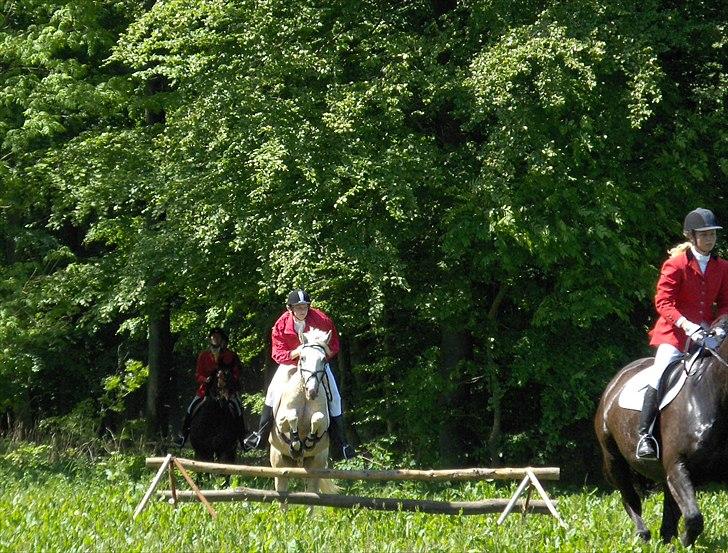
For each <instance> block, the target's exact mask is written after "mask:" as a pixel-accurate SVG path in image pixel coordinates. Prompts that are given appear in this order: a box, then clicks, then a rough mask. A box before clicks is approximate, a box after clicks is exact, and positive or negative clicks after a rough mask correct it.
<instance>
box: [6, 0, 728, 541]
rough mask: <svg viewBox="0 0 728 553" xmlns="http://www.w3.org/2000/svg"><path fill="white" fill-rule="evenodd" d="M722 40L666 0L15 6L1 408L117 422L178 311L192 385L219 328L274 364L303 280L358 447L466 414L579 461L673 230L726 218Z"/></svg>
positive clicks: (694, 12)
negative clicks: (155, 342)
mask: <svg viewBox="0 0 728 553" xmlns="http://www.w3.org/2000/svg"><path fill="white" fill-rule="evenodd" d="M723 26H724V21H723V20H722V19H721V18H720V17H719V15H717V13H716V12H715V11H714V10H713V8H711V7H710V6H708V5H703V4H695V5H693V4H690V5H687V4H686V5H684V6H683V5H680V6H677V5H675V6H665V5H663V4H661V3H657V2H652V1H650V2H647V3H639V4H638V3H630V2H626V3H624V2H617V3H604V2H602V3H600V2H595V1H592V0H571V1H567V2H560V3H550V4H548V5H547V4H544V3H542V2H532V1H529V2H520V3H509V2H488V3H483V2H470V1H466V2H458V3H454V4H453V5H450V4H448V3H431V2H420V1H416V2H408V3H404V4H398V5H396V6H392V5H389V4H387V5H385V4H383V3H378V2H364V3H361V2H348V1H344V2H336V3H331V4H325V5H324V4H321V3H319V2H312V1H310V0H302V1H297V2H283V1H280V0H274V1H270V2H263V3H260V2H257V3H256V2H249V1H246V0H236V1H220V0H205V1H190V0H169V1H165V2H155V3H151V4H150V3H146V2H138V1H134V0H124V1H116V0H114V1H103V2H90V1H88V0H62V1H61V0H59V1H57V2H51V3H44V2H36V1H34V0H15V1H13V2H9V3H6V5H5V7H4V8H3V12H2V20H1V21H0V44H2V48H0V64H2V66H3V69H4V70H3V72H2V74H1V75H0V180H2V183H3V186H1V187H0V213H1V214H2V217H0V245H1V249H0V251H1V252H2V253H1V254H2V258H1V259H2V263H0V283H1V284H0V377H2V379H3V382H4V383H5V385H4V386H3V387H2V389H1V390H0V409H10V410H12V412H13V413H15V414H17V416H18V417H19V418H23V419H25V420H24V422H25V423H27V424H31V423H32V420H33V419H37V418H44V417H48V416H55V415H63V414H65V413H67V412H69V411H70V410H71V409H72V408H73V406H74V405H76V404H78V403H79V402H81V401H82V400H84V399H86V398H88V397H91V398H93V399H94V400H95V401H100V402H101V404H102V405H103V407H104V409H106V410H107V412H111V411H113V412H114V413H118V414H119V416H123V415H124V414H125V413H124V411H125V409H126V408H127V407H129V405H130V403H132V402H133V401H135V399H134V398H135V397H136V396H138V395H139V393H138V392H140V391H142V388H141V387H140V386H142V383H143V379H144V375H143V370H142V364H143V363H146V360H145V355H146V351H147V350H146V346H147V344H146V340H147V330H148V323H149V320H150V319H151V318H154V317H155V316H156V315H157V314H158V311H159V310H160V309H166V308H168V309H169V310H170V316H171V326H172V332H173V333H174V337H175V340H176V344H175V347H176V351H175V353H176V357H175V358H174V364H175V369H186V367H184V366H182V365H183V364H188V363H190V361H189V359H190V358H193V356H194V354H195V353H196V350H197V349H199V346H200V341H201V340H200V337H201V336H204V333H205V332H206V330H205V329H206V328H207V327H208V326H209V325H212V324H216V325H217V324H222V325H225V326H226V327H228V328H229V329H230V330H231V332H232V336H233V343H232V344H231V345H232V346H233V347H234V348H235V349H237V350H238V351H239V353H240V354H241V357H242V358H243V360H244V362H245V363H251V364H254V365H255V366H263V365H264V363H262V361H263V359H264V357H265V355H266V342H267V340H268V332H269V330H270V326H271V324H272V322H273V320H274V319H275V317H276V316H277V315H278V313H279V312H280V310H281V309H282V303H283V302H282V298H283V297H284V296H285V294H286V293H287V291H288V290H289V289H290V288H292V287H294V286H302V287H306V288H308V289H310V291H311V292H312V293H313V295H314V297H315V300H316V302H317V304H318V305H319V306H321V307H323V308H324V309H326V310H327V311H328V312H329V313H330V314H331V315H332V316H333V317H334V319H335V321H336V323H337V325H338V326H339V329H340V330H341V333H342V337H343V341H344V346H345V348H344V351H343V352H342V360H341V361H342V362H341V364H340V366H341V367H342V368H343V369H342V370H343V371H344V375H343V376H345V377H346V378H345V382H346V387H345V389H344V395H345V397H346V399H347V405H348V407H349V411H350V413H351V416H350V417H349V418H350V421H351V422H352V423H353V427H354V429H355V430H356V431H357V433H358V434H359V436H360V438H361V439H362V440H364V441H367V440H369V439H377V438H381V437H383V436H384V437H386V438H387V439H391V438H392V437H395V438H396V440H395V443H396V444H397V445H396V447H397V448H401V450H400V451H401V452H404V453H405V454H406V453H413V452H416V453H417V455H418V456H421V458H422V459H427V460H432V461H433V462H436V460H437V457H438V455H440V454H442V453H443V452H442V451H440V450H439V448H438V446H437V445H436V444H437V443H438V442H440V443H443V442H442V440H440V438H441V437H442V436H440V434H441V433H443V432H449V430H448V429H449V428H450V427H451V426H452V423H453V422H455V423H456V426H458V427H459V428H460V429H461V431H462V435H461V436H459V440H460V441H461V442H462V444H463V445H464V446H465V448H466V449H467V450H466V451H462V452H460V453H461V454H462V459H467V460H468V462H475V461H476V460H477V459H482V458H487V457H488V456H493V455H498V454H502V455H504V460H506V461H507V460H508V459H509V458H511V459H512V458H519V459H521V458H522V459H524V462H525V461H526V460H527V459H529V458H530V459H535V458H538V457H539V456H545V457H547V458H548V457H550V456H552V455H553V456H555V455H558V454H559V452H564V451H567V453H568V452H570V451H571V450H570V449H569V447H570V445H569V439H568V437H567V434H568V433H569V432H570V431H571V430H573V425H574V424H575V421H576V424H581V425H582V426H584V427H588V426H589V418H590V417H591V413H592V411H593V408H594V404H595V401H596V397H598V394H599V391H600V389H601V387H602V386H603V384H604V383H605V382H606V381H607V380H608V379H609V377H610V376H611V375H612V374H613V373H614V371H615V370H616V368H617V367H619V366H620V365H622V364H624V363H626V362H627V361H628V360H629V359H630V358H633V357H637V356H641V355H643V354H644V349H645V347H644V344H645V342H646V340H645V338H644V331H645V329H646V327H647V326H648V325H649V323H650V320H651V317H653V315H652V307H651V296H652V294H653V287H654V282H655V279H656V276H657V267H659V264H660V262H661V261H662V259H663V257H664V250H665V249H666V248H667V247H668V246H669V245H671V243H672V242H673V241H675V240H677V238H678V236H679V221H680V219H681V218H682V216H683V214H684V213H685V212H687V211H688V210H689V209H692V208H694V207H695V206H696V205H704V206H708V207H713V208H715V210H716V211H717V212H718V216H719V218H720V219H727V218H728V211H724V210H723V208H722V207H721V205H723V203H724V202H722V200H723V199H724V195H725V191H724V188H725V182H726V175H727V174H728V170H727V169H726V168H727V167H728V162H726V159H728V151H727V150H726V140H725V134H726V133H725V121H726V117H725V105H726V101H725V100H726V90H728V87H726V86H725V82H726V74H725V69H724V67H723V66H724V64H722V63H721V62H722V61H723V57H722V56H723V54H724V50H725V37H724V34H725V33H723V32H722V31H723ZM453 336H454V337H457V338H458V339H461V343H462V344H467V347H463V348H461V349H460V350H458V351H457V352H455V353H453V351H451V350H448V349H447V348H446V347H445V346H444V344H445V343H446V342H447V340H446V338H448V337H453ZM123 351H129V353H128V355H127V354H124V353H123ZM577 352H578V354H577ZM453 355H455V356H459V357H461V358H458V359H455V360H451V359H450V358H449V357H450V356H453ZM128 359H140V361H139V363H138V364H126V365H125V363H126V361H127V360H128ZM451 361H453V362H451ZM455 361H461V362H455ZM119 367H126V368H125V369H122V370H121V371H120V370H119ZM182 372H183V371H180V370H178V373H182ZM178 384H179V383H178ZM179 385H180V386H182V384H179ZM135 390H137V393H134V391H135ZM248 392H250V394H249V395H248V396H246V405H247V406H248V407H249V408H251V409H253V410H255V409H256V408H258V407H259V406H260V405H259V403H260V395H259V394H256V393H254V392H253V391H252V390H248ZM524 405H526V406H527V407H528V408H526V409H524V407H523V406H524ZM132 416H137V415H136V413H135V414H134V415H132ZM497 418H499V420H501V421H502V427H503V433H504V434H505V436H504V437H503V440H502V443H501V444H500V445H498V446H493V447H500V450H499V451H486V449H487V447H485V446H483V445H482V444H484V443H486V442H487V440H488V439H489V435H490V433H491V430H492V429H493V426H494V424H495V422H494V421H495V420H496V419H497ZM120 424H122V425H123V421H120ZM133 427H134V424H133V423H132V424H131V425H130V426H128V428H133ZM122 428H123V426H122ZM124 432H125V430H124V431H122V432H121V433H122V434H123V433H124ZM132 435H133V432H132ZM524 436H525V437H524ZM495 442H497V440H495V439H494V443H495ZM488 447H491V446H490V445H488ZM292 547H293V548H294V549H295V547H296V546H292Z"/></svg>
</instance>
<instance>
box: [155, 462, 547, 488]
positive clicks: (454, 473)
mask: <svg viewBox="0 0 728 553" xmlns="http://www.w3.org/2000/svg"><path fill="white" fill-rule="evenodd" d="M176 459H177V461H179V463H180V464H181V465H182V466H183V467H185V468H186V469H187V470H191V471H194V472H207V473H212V474H227V475H240V476H259V477H264V478H275V477H279V476H284V477H289V478H330V479H334V480H375V481H385V480H416V481H425V482H458V481H460V482H461V481H467V480H518V479H521V478H524V477H525V476H526V473H527V470H531V472H532V473H533V474H534V475H535V476H536V477H537V478H539V479H540V480H558V479H559V476H560V469H559V468H558V467H540V468H536V467H533V468H531V467H525V468H497V469H488V468H473V469H453V470H410V469H397V470H339V469H305V468H272V467H254V466H248V465H225V464H222V463H204V462H201V461H193V460H192V459H183V458H181V457H177V458H176ZM164 461H165V458H164V457H148V458H147V460H146V465H147V467H149V468H159V467H160V466H162V464H163V463H164Z"/></svg>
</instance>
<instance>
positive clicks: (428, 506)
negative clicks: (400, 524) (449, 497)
mask: <svg viewBox="0 0 728 553" xmlns="http://www.w3.org/2000/svg"><path fill="white" fill-rule="evenodd" d="M204 493H205V497H206V498H207V500H208V501H211V502H216V501H255V502H260V503H276V502H278V503H288V504H289V505H313V506H315V507H338V508H354V507H362V508H365V509H375V510H377V511H415V512H421V513H430V514H438V515H459V514H462V515H483V514H492V513H500V512H502V511H503V509H504V508H505V507H506V506H507V505H508V501H509V500H508V499H486V500H483V501H435V500H427V499H402V498H396V497H363V496H356V495H331V494H317V493H310V492H276V491H273V490H257V489H254V488H235V489H232V490H207V491H205V492H204ZM160 494H161V495H162V497H164V498H165V499H171V498H172V493H171V491H170V490H164V491H161V492H160ZM177 500H178V501H180V502H189V501H197V496H196V495H195V493H194V492H190V491H179V490H178V491H177ZM528 510H529V511H530V512H533V513H540V514H548V513H549V509H548V507H547V506H546V503H545V502H544V501H531V502H530V503H529V505H528Z"/></svg>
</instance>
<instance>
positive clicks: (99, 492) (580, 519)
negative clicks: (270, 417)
mask: <svg viewBox="0 0 728 553" xmlns="http://www.w3.org/2000/svg"><path fill="white" fill-rule="evenodd" d="M6 446H7V444H6ZM49 453H50V448H49V446H48V445H47V444H46V445H44V444H40V445H38V444H32V443H22V444H18V443H15V444H14V446H13V447H12V448H9V449H7V448H6V450H5V453H3V454H2V456H0V482H1V483H2V484H1V485H0V486H1V487H0V490H1V491H0V513H2V515H1V516H0V551H13V552H16V551H17V552H21V551H22V552H25V551H53V552H55V551H58V552H66V551H67V552H76V551H84V552H85V551H123V552H127V551H130V552H134V551H155V552H156V551H169V552H172V551H175V552H176V551H180V552H187V551H189V552H192V551H236V552H237V551H242V552H268V551H274V552H278V551H282V552H329V551H330V552H336V553H339V552H342V551H344V552H374V551H376V552H383V553H386V552H439V551H442V552H451V551H453V552H483V551H494V552H510V551H513V552H518V553H524V552H531V551H538V552H559V553H561V552H596V551H599V552H605V553H607V552H608V553H613V552H634V551H683V550H684V549H683V548H682V547H681V546H679V545H675V546H674V549H668V548H666V547H665V546H663V545H661V544H660V543H658V540H657V539H655V540H653V542H651V543H649V544H643V543H642V542H640V541H639V540H638V539H637V538H636V537H635V536H634V535H633V529H632V524H631V522H630V521H629V519H628V518H627V516H626V514H625V513H624V510H623V509H622V506H621V503H620V501H619V498H618V496H617V495H616V494H614V493H603V492H599V491H598V490H596V489H587V488H585V489H579V490H567V489H565V488H559V487H558V486H554V485H549V486H548V489H549V492H550V494H551V495H552V496H554V497H556V498H558V501H559V502H558V509H559V512H560V514H561V516H562V517H563V519H564V520H565V521H566V523H567V524H568V528H567V529H563V528H561V527H559V525H558V523H557V522H556V520H555V519H553V518H551V517H548V516H543V515H528V516H527V517H522V516H521V515H520V514H513V515H511V516H510V517H509V518H508V519H507V520H506V523H505V524H503V525H502V526H497V525H496V520H497V516H493V515H483V516H467V517H466V516H443V515H424V514H419V513H382V512H375V511H366V510H361V509H353V510H335V509H331V508H318V509H315V510H313V512H312V511H311V510H309V509H308V508H305V507H289V509H288V511H286V512H282V511H281V510H280V508H279V507H278V506H277V505H261V504H242V503H218V504H216V505H215V508H216V510H217V512H218V517H217V519H212V518H211V517H210V516H209V515H208V514H207V512H206V511H205V509H204V508H203V507H202V506H201V505H200V504H197V503H190V504H183V505H180V506H179V507H178V508H177V509H175V508H173V507H172V506H170V505H168V504H167V503H164V502H161V501H153V502H151V503H150V505H149V506H148V507H147V509H146V510H145V511H144V512H143V513H142V514H141V515H140V516H139V517H138V518H137V519H136V520H133V519H132V513H133V511H134V508H135V507H136V505H137V504H138V503H139V501H140V500H141V498H142V496H143V494H144V491H145V490H146V488H147V487H148V485H149V483H150V481H151V478H152V476H153V471H149V470H147V469H145V468H144V459H143V457H142V456H132V455H128V454H111V455H108V456H106V457H104V458H102V459H98V458H97V459H94V460H90V459H89V458H88V457H82V456H79V455H77V454H76V455H67V456H65V458H63V456H56V457H55V458H54V457H52V456H51V455H49ZM245 483H248V482H243V481H238V482H237V484H240V485H242V484H245ZM256 484H258V485H259V484H260V481H257V482H256ZM342 484H344V485H346V483H342ZM515 485H516V483H511V484H503V483H500V484H497V483H488V482H481V483H464V484H459V485H456V486H452V487H448V486H442V485H440V486H428V485H425V484H421V483H413V484H402V485H399V484H397V485H394V484H392V485H371V486H370V485H369V484H367V483H356V484H353V485H349V490H350V491H353V492H355V493H366V494H367V495H375V496H386V495H398V496H401V497H430V498H439V499H449V500H450V499H458V500H468V499H470V500H475V499H482V498H484V497H508V496H509V495H510V494H511V493H512V492H513V491H514V489H515ZM661 497H662V495H661V494H656V495H654V496H652V497H650V498H648V500H647V501H646V505H645V517H646V521H647V523H648V525H649V527H650V529H651V530H652V532H653V535H655V536H657V534H658V530H659V523H660V516H661V505H660V502H661ZM700 503H701V506H702V508H703V511H704V514H705V518H706V531H705V533H704V534H703V535H702V536H701V537H700V539H699V541H698V544H697V545H696V546H694V547H693V549H692V551H706V552H711V553H712V552H716V551H728V524H726V516H727V514H728V494H726V493H725V492H724V491H721V490H712V491H708V492H702V493H701V496H700Z"/></svg>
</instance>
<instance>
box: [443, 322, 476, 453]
mask: <svg viewBox="0 0 728 553" xmlns="http://www.w3.org/2000/svg"><path fill="white" fill-rule="evenodd" d="M471 349H472V344H471V340H470V335H469V334H468V333H467V332H466V331H465V330H462V329H454V328H453V326H452V325H448V324H444V325H443V326H442V328H441V359H440V375H441V376H442V381H443V383H444V384H443V390H442V393H441V394H440V398H439V401H438V407H439V409H440V416H441V420H442V424H441V425H440V432H439V436H438V438H439V444H438V445H439V450H440V462H441V463H442V465H443V466H447V467H453V466H456V465H457V464H458V463H459V462H460V458H461V454H462V441H461V439H460V434H461V432H460V430H461V428H460V426H461V425H460V418H459V416H458V414H459V411H460V410H459V406H458V401H457V397H458V392H459V382H458V380H459V379H458V378H455V379H454V378H453V376H454V375H456V374H457V368H458V365H459V364H460V363H461V362H462V361H465V360H467V359H470V358H471Z"/></svg>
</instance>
